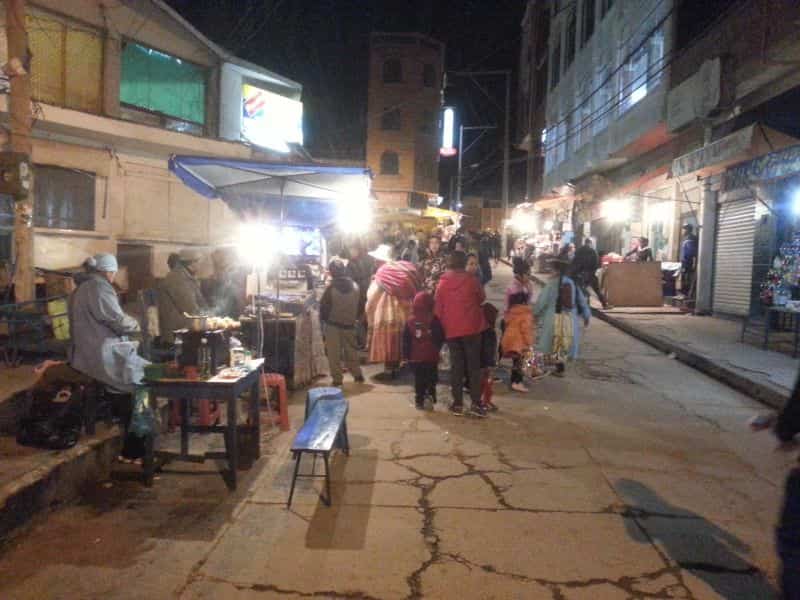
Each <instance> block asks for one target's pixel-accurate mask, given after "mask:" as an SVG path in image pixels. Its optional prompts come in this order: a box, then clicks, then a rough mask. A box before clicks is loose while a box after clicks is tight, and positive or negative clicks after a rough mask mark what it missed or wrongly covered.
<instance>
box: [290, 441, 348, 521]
mask: <svg viewBox="0 0 800 600" xmlns="http://www.w3.org/2000/svg"><path fill="white" fill-rule="evenodd" d="M345 438H346V435H345ZM309 453H310V454H312V455H313V456H314V463H313V466H312V467H311V475H300V459H302V458H303V451H299V450H298V451H295V452H294V474H293V475H292V487H291V489H290V490H289V500H288V502H286V508H290V507H291V506H292V497H293V496H294V486H295V483H297V479H298V478H301V479H322V478H323V477H324V478H325V494H320V495H319V497H320V500H322V501H323V502H324V503H325V506H330V505H331V475H330V464H329V462H328V455H329V454H330V452H309ZM347 453H348V454H349V449H348V451H347ZM317 454H320V455H322V460H323V461H324V463H325V475H317V474H316V473H315V471H316V469H315V467H316V464H317V460H316V459H317Z"/></svg>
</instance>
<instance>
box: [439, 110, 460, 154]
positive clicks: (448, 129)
mask: <svg viewBox="0 0 800 600" xmlns="http://www.w3.org/2000/svg"><path fill="white" fill-rule="evenodd" d="M454 127H455V113H454V111H453V109H452V108H449V107H448V108H445V109H444V114H443V115H442V147H441V148H440V149H439V154H441V155H442V156H455V155H456V154H457V150H456V149H455V148H454V147H453V133H454V131H453V129H454Z"/></svg>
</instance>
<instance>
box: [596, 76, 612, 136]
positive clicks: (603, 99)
mask: <svg viewBox="0 0 800 600" xmlns="http://www.w3.org/2000/svg"><path fill="white" fill-rule="evenodd" d="M610 74H611V70H610V68H609V67H607V66H606V67H603V68H601V69H599V70H598V71H597V74H596V75H595V83H594V85H593V86H592V87H593V89H595V90H597V91H596V92H595V93H594V95H593V96H592V102H591V106H592V134H593V135H597V134H598V133H600V132H601V131H604V130H605V129H606V128H607V127H608V120H609V115H610V114H611V111H612V103H613V99H614V94H613V92H612V90H613V89H614V79H613V77H610Z"/></svg>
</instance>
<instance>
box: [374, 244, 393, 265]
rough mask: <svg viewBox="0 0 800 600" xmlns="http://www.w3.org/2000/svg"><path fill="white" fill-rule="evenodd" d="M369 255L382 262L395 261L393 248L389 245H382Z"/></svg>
mask: <svg viewBox="0 0 800 600" xmlns="http://www.w3.org/2000/svg"><path fill="white" fill-rule="evenodd" d="M369 255H370V256H371V257H372V258H374V259H375V260H380V261H382V262H391V261H392V260H394V257H393V256H392V247H391V246H390V245H389V244H381V245H380V246H378V247H377V248H375V250H373V251H372V252H370V253H369Z"/></svg>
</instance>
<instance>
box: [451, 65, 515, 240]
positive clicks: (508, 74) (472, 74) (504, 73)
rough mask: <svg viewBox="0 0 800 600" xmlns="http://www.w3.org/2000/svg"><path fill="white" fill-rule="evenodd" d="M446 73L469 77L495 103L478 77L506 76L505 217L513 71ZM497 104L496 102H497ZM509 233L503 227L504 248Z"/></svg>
mask: <svg viewBox="0 0 800 600" xmlns="http://www.w3.org/2000/svg"><path fill="white" fill-rule="evenodd" d="M446 75H452V76H455V77H468V78H469V79H470V80H471V81H472V83H474V84H475V86H476V87H477V88H478V89H479V90H480V91H481V92H483V94H484V96H486V97H487V98H489V99H490V100H491V101H492V102H493V103H494V99H493V98H492V97H491V95H490V94H489V92H487V91H486V90H485V89H484V88H483V86H481V84H479V83H478V81H477V80H476V77H497V76H499V75H502V76H503V77H505V84H506V86H505V87H506V90H505V91H506V94H505V111H504V112H505V114H504V116H505V127H504V129H505V135H504V140H503V218H507V217H508V196H509V185H510V171H509V168H510V162H511V161H510V152H511V150H510V148H511V71H510V70H508V69H504V70H496V71H448V72H447V73H446ZM495 104H496V103H495ZM460 161H461V153H460V152H459V169H458V172H459V190H460V182H461V176H460V175H461V166H460ZM460 200H461V193H460V191H459V201H460ZM507 238H508V236H507V233H506V229H505V228H503V232H502V245H503V248H505V247H506V244H507Z"/></svg>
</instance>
